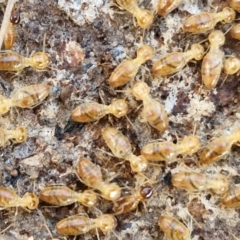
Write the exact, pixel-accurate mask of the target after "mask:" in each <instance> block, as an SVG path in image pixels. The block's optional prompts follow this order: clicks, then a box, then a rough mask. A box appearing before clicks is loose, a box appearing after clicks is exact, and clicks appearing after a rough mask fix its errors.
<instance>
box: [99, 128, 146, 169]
mask: <svg viewBox="0 0 240 240" xmlns="http://www.w3.org/2000/svg"><path fill="white" fill-rule="evenodd" d="M102 137H103V139H104V141H105V143H106V144H107V146H108V147H109V148H110V149H111V151H112V153H113V155H114V156H116V157H118V158H122V159H125V160H128V161H129V162H130V166H131V169H132V171H133V172H143V171H146V170H147V167H148V162H147V160H146V159H145V158H144V157H143V156H141V155H140V156H136V155H134V154H133V152H132V147H131V144H130V142H129V140H128V139H127V138H126V137H125V136H124V135H123V134H122V133H121V132H120V131H118V130H117V129H116V128H111V127H107V128H104V129H103V131H102Z"/></svg>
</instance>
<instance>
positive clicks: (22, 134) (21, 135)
mask: <svg viewBox="0 0 240 240" xmlns="http://www.w3.org/2000/svg"><path fill="white" fill-rule="evenodd" d="M26 140H27V129H26V128H25V127H23V126H19V127H17V128H16V133H15V141H16V142H19V143H20V142H24V141H26Z"/></svg>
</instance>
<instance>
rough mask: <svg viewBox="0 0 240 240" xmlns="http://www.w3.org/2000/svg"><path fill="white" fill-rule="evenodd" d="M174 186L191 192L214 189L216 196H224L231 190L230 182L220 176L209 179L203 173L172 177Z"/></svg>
mask: <svg viewBox="0 0 240 240" xmlns="http://www.w3.org/2000/svg"><path fill="white" fill-rule="evenodd" d="M172 184H173V186H175V187H177V188H181V189H184V190H187V191H190V192H197V191H205V190H207V189H212V191H213V192H215V193H216V194H224V193H225V192H226V191H227V190H228V188H229V181H228V180H227V178H226V177H224V176H222V175H220V176H218V177H216V178H212V179H211V178H209V177H208V176H206V175H204V174H202V173H196V172H179V173H175V174H173V175H172Z"/></svg>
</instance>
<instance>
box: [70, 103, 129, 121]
mask: <svg viewBox="0 0 240 240" xmlns="http://www.w3.org/2000/svg"><path fill="white" fill-rule="evenodd" d="M127 111H128V106H127V103H126V101H125V100H122V99H118V100H115V101H113V102H112V103H111V104H110V105H108V106H107V105H104V104H99V103H96V102H93V103H84V104H81V105H80V106H78V107H77V108H75V109H74V110H73V111H72V113H71V116H72V119H73V120H74V121H76V122H93V121H97V120H99V119H101V118H102V117H104V116H105V115H106V114H109V113H111V114H113V115H114V116H115V117H117V118H120V117H123V116H125V115H126V114H127Z"/></svg>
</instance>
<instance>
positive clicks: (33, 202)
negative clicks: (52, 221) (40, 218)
mask: <svg viewBox="0 0 240 240" xmlns="http://www.w3.org/2000/svg"><path fill="white" fill-rule="evenodd" d="M38 202H39V201H38V197H37V196H36V195H35V194H33V193H25V195H24V196H23V197H22V198H21V197H19V196H18V195H17V194H16V193H15V192H13V191H12V190H10V189H8V188H5V187H0V206H2V207H6V208H8V207H27V208H29V209H31V210H34V209H36V208H37V207H38Z"/></svg>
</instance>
